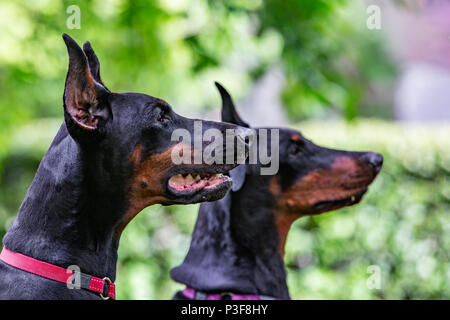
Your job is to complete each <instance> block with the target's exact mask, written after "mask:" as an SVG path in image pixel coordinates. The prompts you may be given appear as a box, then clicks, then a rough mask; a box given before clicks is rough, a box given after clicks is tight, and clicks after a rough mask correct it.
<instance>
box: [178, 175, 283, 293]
mask: <svg viewBox="0 0 450 320" xmlns="http://www.w3.org/2000/svg"><path fill="white" fill-rule="evenodd" d="M246 188H250V189H252V190H251V192H246V190H245V189H246ZM247 191H248V190H247ZM265 193H267V194H265ZM244 195H245V196H244ZM272 201H273V199H272V198H271V195H270V194H269V193H268V192H267V190H264V189H263V188H261V184H260V183H258V182H257V181H254V183H252V181H249V180H247V182H246V184H245V185H244V187H243V189H242V190H241V191H238V192H230V193H228V194H227V196H226V197H225V198H223V199H222V200H220V201H216V202H213V203H204V204H202V205H201V206H200V211H199V215H198V219H197V223H196V226H195V230H194V233H193V236H192V241H191V246H190V248H189V252H188V254H187V256H186V258H185V261H184V262H183V264H182V265H180V266H179V267H176V268H174V269H173V270H172V272H171V276H172V278H173V279H174V280H175V281H177V282H180V283H184V284H186V285H187V286H188V287H191V288H193V289H196V290H202V291H210V292H233V293H241V294H256V295H266V296H272V297H276V298H280V299H289V292H288V288H287V284H286V271H285V268H284V263H283V257H282V256H281V254H280V251H281V250H280V247H281V246H282V244H283V243H284V239H281V238H280V235H279V232H278V229H277V222H276V221H275V214H274V212H273V211H272V209H270V208H272V207H273V203H272Z"/></svg>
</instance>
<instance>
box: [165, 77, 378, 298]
mask: <svg viewBox="0 0 450 320" xmlns="http://www.w3.org/2000/svg"><path fill="white" fill-rule="evenodd" d="M216 85H217V87H218V89H219V91H220V94H221V96H222V103H223V105H222V120H223V121H226V122H229V123H234V124H238V125H240V126H244V127H249V125H248V124H247V123H246V122H244V121H243V120H242V119H241V118H240V117H239V115H238V113H237V112H236V110H235V107H234V104H233V101H232V99H231V97H230V95H229V94H228V93H227V91H226V90H225V89H224V88H223V87H222V86H221V85H219V84H217V83H216ZM256 136H257V137H259V131H258V130H257V133H256ZM279 159H280V163H279V171H278V173H277V174H275V175H272V176H270V175H261V174H260V167H261V164H260V163H259V164H243V165H240V166H239V167H237V168H235V169H233V170H231V172H230V175H231V177H232V178H233V187H232V190H231V191H230V192H229V193H228V194H227V195H226V196H225V197H224V198H223V199H221V200H219V201H216V202H213V203H203V204H201V205H200V210H199V213H198V219H197V222H196V225H195V229H194V233H193V237H192V241H191V245H190V248H189V252H188V254H187V256H186V258H185V260H184V262H183V264H181V265H180V266H178V267H176V268H174V269H172V270H171V277H172V278H173V279H174V280H175V281H177V282H179V283H183V284H185V285H186V286H187V288H186V289H185V290H184V291H179V292H177V293H176V294H175V296H174V299H211V300H215V299H236V300H240V299H244V300H245V299H247V300H250V299H289V298H290V296H289V292H288V287H287V283H286V271H285V268H284V263H283V256H284V246H285V240H286V237H287V233H288V231H289V229H290V227H291V225H292V223H293V222H294V221H295V220H297V219H298V218H300V217H303V216H309V215H317V214H320V213H323V212H328V211H331V210H336V209H339V208H342V207H345V206H350V205H353V204H356V203H358V202H359V201H360V200H361V198H362V197H363V195H364V194H365V192H366V191H367V189H368V186H369V185H370V184H371V183H372V181H373V180H374V179H375V177H376V175H377V174H378V172H379V171H380V169H381V167H382V163H383V157H382V156H381V155H380V154H377V153H373V152H349V151H341V150H332V149H327V148H323V147H320V146H318V145H316V144H314V143H312V142H311V141H309V140H307V139H306V138H305V137H304V136H303V135H302V134H301V133H300V132H298V131H295V130H291V129H286V128H279ZM246 163H248V162H246Z"/></svg>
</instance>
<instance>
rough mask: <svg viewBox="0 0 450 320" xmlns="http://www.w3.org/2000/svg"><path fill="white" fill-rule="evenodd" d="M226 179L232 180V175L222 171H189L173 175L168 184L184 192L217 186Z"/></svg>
mask: <svg viewBox="0 0 450 320" xmlns="http://www.w3.org/2000/svg"><path fill="white" fill-rule="evenodd" d="M226 181H230V177H228V176H226V175H224V174H222V173H216V174H209V173H192V174H191V173H189V174H177V175H175V176H172V177H171V178H170V179H169V182H168V184H169V187H170V188H172V189H174V190H177V191H181V192H183V191H195V190H199V189H208V188H215V187H217V186H219V185H220V184H222V183H224V182H226Z"/></svg>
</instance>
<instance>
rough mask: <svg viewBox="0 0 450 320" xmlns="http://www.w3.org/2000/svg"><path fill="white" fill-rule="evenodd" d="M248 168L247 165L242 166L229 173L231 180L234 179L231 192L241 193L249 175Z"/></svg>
mask: <svg viewBox="0 0 450 320" xmlns="http://www.w3.org/2000/svg"><path fill="white" fill-rule="evenodd" d="M246 168H247V166H246V165H245V164H241V165H239V166H237V167H236V168H234V169H233V170H231V171H230V172H229V173H230V177H231V179H233V185H232V186H231V191H233V192H236V191H239V190H240V189H241V188H242V186H243V185H244V182H245V176H246V175H247V169H246Z"/></svg>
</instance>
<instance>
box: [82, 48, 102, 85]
mask: <svg viewBox="0 0 450 320" xmlns="http://www.w3.org/2000/svg"><path fill="white" fill-rule="evenodd" d="M83 51H84V54H85V55H86V57H87V60H88V65H89V70H90V71H91V75H92V76H93V77H94V80H95V81H97V82H98V83H100V84H101V85H102V86H103V87H105V89H108V88H106V86H105V84H104V83H103V81H102V77H101V76H100V62H99V61H98V58H97V55H96V54H95V52H94V49H92V46H91V43H90V42H89V41H86V42H85V43H84V44H83Z"/></svg>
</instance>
